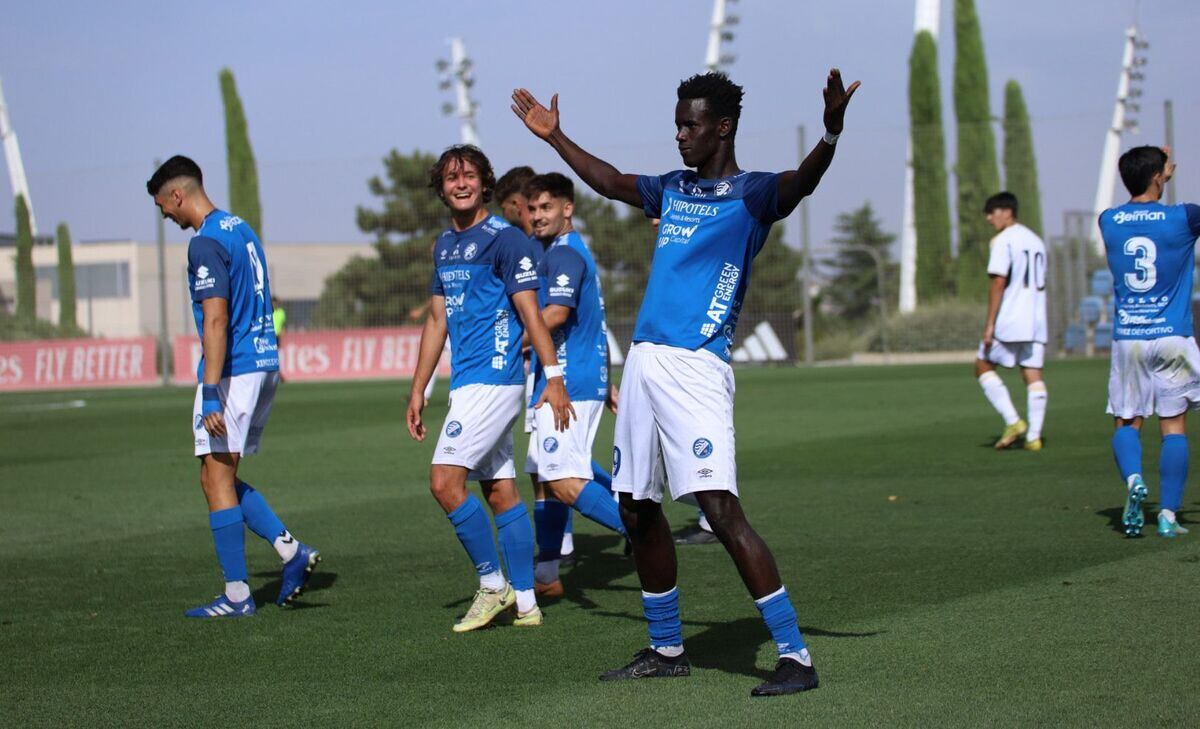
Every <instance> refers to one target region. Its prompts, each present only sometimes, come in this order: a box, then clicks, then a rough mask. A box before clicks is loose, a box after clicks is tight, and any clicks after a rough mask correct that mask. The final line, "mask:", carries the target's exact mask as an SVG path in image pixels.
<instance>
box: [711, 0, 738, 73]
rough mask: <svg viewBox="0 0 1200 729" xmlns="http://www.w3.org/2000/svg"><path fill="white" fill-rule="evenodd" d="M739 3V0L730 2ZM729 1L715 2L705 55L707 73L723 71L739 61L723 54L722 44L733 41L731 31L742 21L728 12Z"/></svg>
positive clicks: (715, 0) (730, 0)
mask: <svg viewBox="0 0 1200 729" xmlns="http://www.w3.org/2000/svg"><path fill="white" fill-rule="evenodd" d="M728 2H737V0H728ZM726 4H727V0H713V14H712V24H711V25H709V28H708V49H707V50H706V51H705V53H704V69H705V70H706V71H721V70H723V69H725V68H727V67H729V66H730V65H732V64H733V62H734V61H735V60H737V56H734V55H733V54H731V53H729V54H722V53H721V44H722V43H725V42H728V41H732V40H733V31H732V30H730V28H732V27H733V26H735V25H737V24H738V21H740V20H741V19H740V18H739V17H738V16H736V15H733V14H732V13H730V12H728V10H727V8H726Z"/></svg>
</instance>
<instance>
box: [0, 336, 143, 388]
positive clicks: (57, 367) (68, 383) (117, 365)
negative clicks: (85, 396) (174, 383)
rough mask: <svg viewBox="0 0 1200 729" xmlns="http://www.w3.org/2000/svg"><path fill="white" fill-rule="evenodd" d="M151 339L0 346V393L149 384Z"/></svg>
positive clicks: (87, 340)
mask: <svg viewBox="0 0 1200 729" xmlns="http://www.w3.org/2000/svg"><path fill="white" fill-rule="evenodd" d="M154 344H155V340H154V337H137V338H135V339H45V340H36V341H30V342H0V392H3V391H14V390H59V389H63V388H68V387H113V386H116V385H153V384H155V383H156V382H157V381H158V370H157V368H156V367H155V365H154V358H155V347H154Z"/></svg>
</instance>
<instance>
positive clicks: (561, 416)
mask: <svg viewBox="0 0 1200 729" xmlns="http://www.w3.org/2000/svg"><path fill="white" fill-rule="evenodd" d="M542 405H549V406H550V407H551V408H552V409H553V410H554V429H555V430H557V431H559V432H560V433H561V432H562V431H564V430H566V429H567V428H569V427H571V420H572V419H576V420H578V417H577V416H576V415H575V406H574V405H572V404H571V398H570V397H569V396H568V395H567V388H566V385H564V384H563V378H561V377H551V378H550V379H548V380H546V389H545V390H542V396H541V397H540V398H538V401H537V404H535V405H534V406H533V407H534V409H535V410H536V409H537V408H540V407H541V406H542Z"/></svg>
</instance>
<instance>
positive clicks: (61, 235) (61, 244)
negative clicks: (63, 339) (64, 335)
mask: <svg viewBox="0 0 1200 729" xmlns="http://www.w3.org/2000/svg"><path fill="white" fill-rule="evenodd" d="M58 326H59V327H61V328H62V330H63V331H64V332H70V331H74V330H75V329H76V328H77V327H78V326H79V325H78V324H77V323H76V321H75V259H74V258H73V257H72V256H71V231H70V230H69V229H68V228H67V224H66V223H59V224H58Z"/></svg>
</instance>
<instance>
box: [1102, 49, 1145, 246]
mask: <svg viewBox="0 0 1200 729" xmlns="http://www.w3.org/2000/svg"><path fill="white" fill-rule="evenodd" d="M1149 48H1150V44H1149V43H1147V42H1146V40H1145V39H1144V38H1143V37H1142V36H1141V34H1140V33H1138V29H1137V26H1136V25H1131V26H1129V27H1128V28H1127V29H1126V30H1125V49H1124V51H1123V53H1122V55H1121V77H1120V79H1118V81H1117V103H1116V105H1115V106H1114V107H1113V116H1112V124H1110V125H1109V127H1108V131H1107V132H1106V133H1105V135H1104V153H1103V156H1101V158H1100V180H1099V182H1097V184H1096V203H1095V205H1093V206H1092V211H1093V215H1092V220H1093V221H1096V220H1097V219H1098V218H1099V217H1100V214H1101V213H1103V212H1104V211H1105V210H1107V209H1108V208H1110V207H1112V204H1113V185H1114V184H1116V181H1117V157H1118V156H1119V153H1120V151H1121V133H1122V132H1123V131H1125V130H1126V129H1128V130H1129V131H1131V132H1133V133H1135V134H1136V133H1137V131H1138V125H1137V120H1136V119H1134V118H1132V115H1133V114H1136V113H1137V112H1139V111H1141V106H1139V105H1138V103H1137V102H1135V101H1131V99H1137V98H1138V97H1140V96H1141V95H1142V90H1141V88H1140V87H1138V86H1137V85H1136V83H1137V82H1139V81H1143V80H1145V78H1146V76H1145V74H1143V73H1142V71H1141V70H1140V69H1141V68H1142V67H1143V66H1145V65H1146V63H1147V59H1146V55H1145V54H1144V53H1143V54H1141V55H1138V52H1139V51H1146V50H1148V49H1149ZM1127 113H1128V115H1129V116H1128V118H1127ZM1091 238H1092V246H1093V249H1094V250H1095V251H1096V253H1097V254H1098V255H1103V254H1104V240H1103V239H1102V238H1101V237H1100V228H1099V226H1098V225H1096V224H1095V223H1093V225H1092V235H1091Z"/></svg>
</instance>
